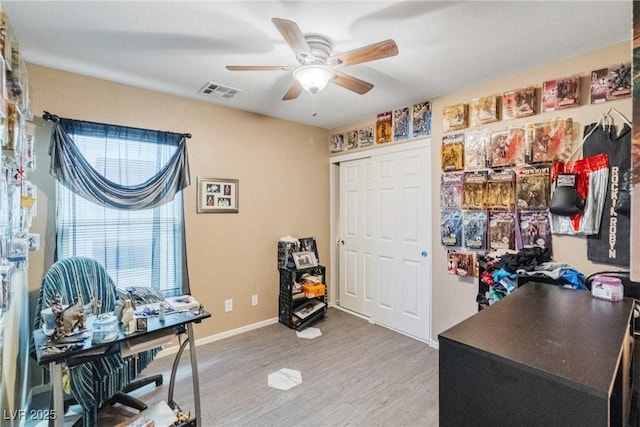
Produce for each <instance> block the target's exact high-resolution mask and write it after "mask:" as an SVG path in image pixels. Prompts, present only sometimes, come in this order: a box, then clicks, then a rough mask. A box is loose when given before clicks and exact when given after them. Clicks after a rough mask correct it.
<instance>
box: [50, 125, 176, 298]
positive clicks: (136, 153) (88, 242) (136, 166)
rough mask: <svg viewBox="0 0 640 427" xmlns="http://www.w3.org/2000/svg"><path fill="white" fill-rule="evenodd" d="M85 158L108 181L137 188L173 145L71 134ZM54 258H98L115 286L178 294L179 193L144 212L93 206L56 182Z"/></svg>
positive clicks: (155, 170) (171, 150)
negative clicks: (55, 244) (170, 199)
mask: <svg viewBox="0 0 640 427" xmlns="http://www.w3.org/2000/svg"><path fill="white" fill-rule="evenodd" d="M71 137H72V138H73V140H74V142H75V144H76V145H77V146H78V148H79V149H80V150H81V151H82V154H83V156H84V157H85V159H86V160H87V161H88V162H89V163H90V164H91V165H92V166H93V167H94V168H95V169H96V170H97V171H98V173H100V174H102V175H104V176H105V177H106V178H108V179H109V180H111V181H113V182H116V183H118V184H121V185H127V186H132V185H140V184H143V183H144V182H145V181H147V180H148V179H149V178H150V177H152V176H153V175H154V174H155V173H156V172H157V171H158V170H159V169H160V168H161V167H162V166H164V165H165V164H166V163H167V161H168V159H169V158H170V157H171V155H172V154H173V153H174V152H175V150H176V147H175V146H170V145H167V144H155V143H150V142H140V141H133V140H122V139H116V138H112V137H110V138H108V139H107V138H98V137H93V136H83V135H71ZM56 227H57V229H56V231H57V256H58V258H64V257H68V256H88V257H91V258H94V259H96V260H98V261H99V262H100V263H102V265H104V267H105V268H106V269H107V272H108V273H109V275H110V276H111V278H112V279H113V281H114V282H115V283H116V285H117V286H119V287H126V286H132V285H136V286H152V287H155V288H157V289H159V290H161V291H162V292H163V293H164V294H165V295H168V296H169V295H176V294H180V293H181V287H182V256H183V254H182V248H183V228H184V212H183V198H182V192H178V194H177V195H176V197H175V198H174V199H173V201H171V202H169V203H167V204H164V205H162V206H160V207H156V208H152V209H145V210H116V209H111V208H107V207H104V206H101V205H97V204H95V203H93V202H90V201H88V200H86V199H84V198H82V197H80V196H77V195H76V194H75V193H73V192H71V191H70V190H68V189H67V188H66V187H64V186H63V185H61V184H57V212H56Z"/></svg>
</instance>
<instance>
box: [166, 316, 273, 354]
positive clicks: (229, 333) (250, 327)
mask: <svg viewBox="0 0 640 427" xmlns="http://www.w3.org/2000/svg"><path fill="white" fill-rule="evenodd" d="M274 323H278V318H277V317H274V318H271V319H267V320H263V321H261V322H256V323H252V324H250V325H246V326H243V327H241V328H236V329H231V330H230V331H225V332H220V333H219V334H215V335H209V336H207V337H203V338H199V339H197V340H196V347H198V346H200V345H204V344H209V343H212V342H215V341H220V340H222V339H225V338H229V337H232V336H234V335H239V334H242V333H244V332H249V331H252V330H254V329H259V328H263V327H265V326H269V325H273V324H274ZM179 348H180V346H177V345H175V346H172V347H167V348H165V349H164V350H162V351H161V352H160V353H159V354H158V357H165V356H171V355H174V354H176V353H177V352H178V349H179Z"/></svg>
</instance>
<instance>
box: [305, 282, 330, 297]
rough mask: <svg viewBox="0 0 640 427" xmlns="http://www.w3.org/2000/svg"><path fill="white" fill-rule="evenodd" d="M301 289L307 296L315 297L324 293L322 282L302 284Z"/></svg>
mask: <svg viewBox="0 0 640 427" xmlns="http://www.w3.org/2000/svg"><path fill="white" fill-rule="evenodd" d="M302 290H303V291H304V295H305V296H306V297H307V298H317V297H321V296H323V295H324V292H325V286H324V285H323V284H322V283H320V284H308V285H302Z"/></svg>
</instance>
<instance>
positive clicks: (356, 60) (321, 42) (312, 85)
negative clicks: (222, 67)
mask: <svg viewBox="0 0 640 427" xmlns="http://www.w3.org/2000/svg"><path fill="white" fill-rule="evenodd" d="M271 22H273V24H274V25H275V26H276V28H277V29H278V31H280V34H282V37H283V38H284V39H285V41H286V42H287V44H288V45H289V46H290V47H291V49H292V50H293V52H294V53H295V55H296V59H297V60H298V62H299V64H300V65H297V66H286V65H282V66H279V65H227V70H230V71H292V75H293V78H294V82H293V84H292V85H291V87H290V88H289V90H288V91H287V93H285V95H284V97H283V98H282V100H283V101H288V100H292V99H296V98H297V97H298V96H300V94H301V93H302V91H303V90H306V91H308V92H311V93H316V92H319V91H321V90H322V89H324V88H325V87H326V85H327V83H329V82H331V83H334V84H336V85H338V86H342V87H343V88H345V89H349V90H351V91H353V92H355V93H358V94H360V95H363V94H365V93H367V92H369V91H370V90H371V89H372V88H373V84H371V83H369V82H366V81H364V80H360V79H358V78H356V77H353V76H351V75H349V74H346V73H343V72H342V71H339V70H337V69H336V68H338V67H342V66H347V65H355V64H361V63H363V62H369V61H374V60H376V59H381V58H387V57H389V56H395V55H397V54H398V46H397V45H396V42H395V41H393V40H391V39H389V40H385V41H381V42H378V43H374V44H370V45H368V46H364V47H361V48H359V49H354V50H351V51H348V52H343V53H333V52H332V49H333V46H332V45H331V42H330V41H329V40H328V39H327V38H326V37H324V36H321V35H316V34H314V35H304V34H302V31H300V28H299V27H298V24H296V23H295V22H293V21H289V20H287V19H281V18H272V19H271Z"/></svg>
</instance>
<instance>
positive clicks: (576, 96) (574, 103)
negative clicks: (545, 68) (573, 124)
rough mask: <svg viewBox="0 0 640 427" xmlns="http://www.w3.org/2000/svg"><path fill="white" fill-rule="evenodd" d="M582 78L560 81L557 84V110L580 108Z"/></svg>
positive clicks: (566, 78)
mask: <svg viewBox="0 0 640 427" xmlns="http://www.w3.org/2000/svg"><path fill="white" fill-rule="evenodd" d="M581 81H582V77H580V76H571V77H565V78H562V79H558V81H557V83H556V110H563V109H565V108H572V107H578V106H580V82H581Z"/></svg>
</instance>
